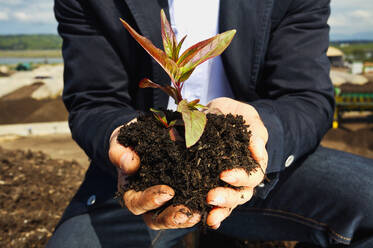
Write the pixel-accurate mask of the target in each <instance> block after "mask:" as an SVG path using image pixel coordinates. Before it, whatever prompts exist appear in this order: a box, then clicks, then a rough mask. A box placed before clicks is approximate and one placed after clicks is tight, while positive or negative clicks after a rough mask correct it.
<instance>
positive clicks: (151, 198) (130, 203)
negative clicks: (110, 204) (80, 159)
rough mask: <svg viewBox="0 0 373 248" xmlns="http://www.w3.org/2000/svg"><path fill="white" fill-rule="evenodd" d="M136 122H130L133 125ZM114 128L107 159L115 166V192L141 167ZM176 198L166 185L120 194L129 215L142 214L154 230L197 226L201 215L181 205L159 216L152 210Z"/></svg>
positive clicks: (167, 209)
mask: <svg viewBox="0 0 373 248" xmlns="http://www.w3.org/2000/svg"><path fill="white" fill-rule="evenodd" d="M135 121H136V119H134V120H132V121H131V122H129V123H132V122H135ZM120 128H121V127H118V128H116V129H115V130H114V131H113V133H112V135H111V137H110V148H109V158H110V161H111V162H112V163H113V164H114V165H115V166H116V167H117V171H118V189H121V188H122V186H123V185H124V184H125V180H126V176H127V175H131V174H134V173H136V171H137V170H138V169H139V167H140V158H139V156H138V155H137V154H136V153H135V152H134V151H133V150H132V149H131V148H129V147H124V146H122V145H121V144H119V143H118V141H117V137H118V134H119V129H120ZM174 195H175V192H174V190H173V189H172V188H171V187H169V186H167V185H155V186H152V187H149V188H147V189H145V190H144V191H140V192H136V191H134V190H128V191H126V192H125V193H124V195H123V201H124V204H125V205H126V207H127V208H128V210H129V211H130V212H132V213H133V214H135V215H142V216H143V219H144V221H145V223H146V224H147V225H148V226H149V227H150V228H151V229H154V230H159V229H175V228H187V227H192V226H194V225H195V224H197V223H198V222H199V221H200V219H201V216H200V214H198V213H192V211H190V210H189V209H188V208H187V207H185V206H183V205H178V206H169V207H167V208H166V209H165V210H163V211H162V212H161V213H159V214H155V212H154V211H152V210H155V209H157V208H159V207H161V206H162V205H164V204H165V203H166V202H167V201H169V200H171V199H172V198H173V197H174Z"/></svg>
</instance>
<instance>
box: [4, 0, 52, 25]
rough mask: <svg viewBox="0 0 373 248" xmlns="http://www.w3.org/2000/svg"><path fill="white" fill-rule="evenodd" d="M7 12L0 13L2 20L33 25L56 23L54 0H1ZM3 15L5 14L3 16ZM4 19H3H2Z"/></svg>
mask: <svg viewBox="0 0 373 248" xmlns="http://www.w3.org/2000/svg"><path fill="white" fill-rule="evenodd" d="M0 5H1V6H2V7H3V6H4V8H6V10H7V11H6V12H0V21H1V20H5V18H6V20H14V21H16V22H27V23H31V24H35V23H39V24H51V23H55V22H56V21H55V19H54V14H53V1H52V0H11V1H9V0H0ZM1 13H4V14H3V16H2V15H1ZM2 17H3V18H2Z"/></svg>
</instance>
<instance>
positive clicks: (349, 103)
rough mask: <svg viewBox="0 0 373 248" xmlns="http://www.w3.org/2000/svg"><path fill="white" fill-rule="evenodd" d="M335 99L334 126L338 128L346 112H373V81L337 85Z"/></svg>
mask: <svg viewBox="0 0 373 248" xmlns="http://www.w3.org/2000/svg"><path fill="white" fill-rule="evenodd" d="M335 101H336V107H335V112H334V120H333V128H338V126H339V124H340V121H341V119H342V115H343V113H345V112H350V111H360V112H361V111H370V112H372V113H373V83H368V84H365V85H353V84H346V85H342V86H336V87H335Z"/></svg>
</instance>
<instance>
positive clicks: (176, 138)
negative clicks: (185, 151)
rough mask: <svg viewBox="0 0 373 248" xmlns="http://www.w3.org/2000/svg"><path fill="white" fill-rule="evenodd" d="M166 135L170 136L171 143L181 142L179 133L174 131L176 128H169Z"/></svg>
mask: <svg viewBox="0 0 373 248" xmlns="http://www.w3.org/2000/svg"><path fill="white" fill-rule="evenodd" d="M168 133H169V134H170V138H171V140H172V141H182V140H183V138H182V137H181V136H180V134H179V132H178V131H177V130H176V128H173V127H171V128H170V129H169V130H168Z"/></svg>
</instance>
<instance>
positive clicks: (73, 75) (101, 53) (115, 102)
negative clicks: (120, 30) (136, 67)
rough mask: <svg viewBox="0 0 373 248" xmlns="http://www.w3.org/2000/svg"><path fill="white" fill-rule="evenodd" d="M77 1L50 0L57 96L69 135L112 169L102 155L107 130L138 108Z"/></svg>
mask: <svg viewBox="0 0 373 248" xmlns="http://www.w3.org/2000/svg"><path fill="white" fill-rule="evenodd" d="M80 2H81V1H71V0H55V7H54V11H55V16H56V19H57V21H58V31H59V34H60V35H61V37H62V38H63V48H62V53H63V58H64V63H65V71H64V90H63V101H64V103H65V106H66V108H67V109H68V111H69V126H70V129H71V133H72V137H73V139H74V140H75V141H76V142H77V143H78V144H79V145H80V147H82V149H83V150H84V151H85V152H86V154H87V155H88V156H89V158H90V159H92V160H93V161H94V162H96V164H99V165H100V166H101V168H103V169H104V170H106V171H107V170H109V171H110V172H111V173H115V172H114V171H115V170H114V167H113V165H112V164H111V163H110V160H109V158H108V149H109V138H110V135H111V133H112V132H113V130H114V129H115V128H116V127H118V126H120V125H122V124H123V123H126V122H128V121H130V120H132V119H133V118H135V117H136V116H137V115H138V113H137V111H136V110H135V109H134V108H133V107H132V106H131V102H132V99H131V96H130V94H129V84H130V82H129V77H128V74H127V73H126V69H125V68H124V67H123V63H122V62H121V60H120V58H119V56H118V54H117V53H116V51H115V49H114V48H113V46H112V45H111V44H110V42H109V41H108V40H107V39H106V38H105V36H104V35H102V33H101V31H100V30H99V28H98V25H97V24H96V23H95V20H94V18H92V16H91V15H90V14H89V12H88V11H87V8H83V7H82V6H81V5H80ZM83 2H84V1H83Z"/></svg>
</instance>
